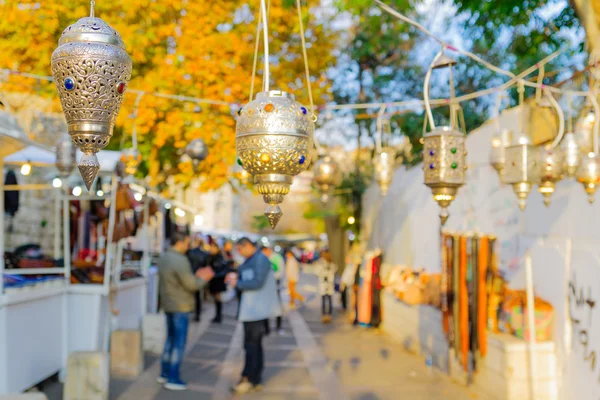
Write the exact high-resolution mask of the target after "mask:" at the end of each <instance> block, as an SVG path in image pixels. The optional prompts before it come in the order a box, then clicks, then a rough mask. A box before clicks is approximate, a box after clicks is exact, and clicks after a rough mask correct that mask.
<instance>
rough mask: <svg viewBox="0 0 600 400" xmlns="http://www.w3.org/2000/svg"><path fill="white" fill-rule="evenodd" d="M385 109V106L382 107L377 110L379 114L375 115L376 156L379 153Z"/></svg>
mask: <svg viewBox="0 0 600 400" xmlns="http://www.w3.org/2000/svg"><path fill="white" fill-rule="evenodd" d="M386 108H387V106H386V105H384V106H383V107H381V108H380V109H379V112H378V113H377V136H376V139H375V152H376V153H377V154H379V153H381V143H382V136H383V118H384V114H385V110H386Z"/></svg>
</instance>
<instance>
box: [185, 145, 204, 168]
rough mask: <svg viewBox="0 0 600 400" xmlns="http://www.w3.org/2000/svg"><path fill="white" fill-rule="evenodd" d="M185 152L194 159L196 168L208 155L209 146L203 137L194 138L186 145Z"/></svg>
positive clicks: (193, 162)
mask: <svg viewBox="0 0 600 400" xmlns="http://www.w3.org/2000/svg"><path fill="white" fill-rule="evenodd" d="M184 152H185V154H186V155H187V156H188V157H190V158H191V159H192V164H193V165H194V168H198V165H199V164H200V162H201V161H204V160H206V157H208V146H206V143H205V142H204V140H202V139H194V140H192V141H191V142H189V143H188V145H187V146H185V150H184Z"/></svg>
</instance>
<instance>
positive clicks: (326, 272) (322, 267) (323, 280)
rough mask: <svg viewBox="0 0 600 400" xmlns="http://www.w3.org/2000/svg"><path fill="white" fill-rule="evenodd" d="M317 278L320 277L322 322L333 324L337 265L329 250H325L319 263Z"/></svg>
mask: <svg viewBox="0 0 600 400" xmlns="http://www.w3.org/2000/svg"><path fill="white" fill-rule="evenodd" d="M317 264H318V265H317V276H318V277H319V292H320V294H321V313H322V318H321V321H322V322H323V323H325V324H328V323H330V322H331V319H332V314H333V295H334V294H335V273H336V272H337V269H338V267H337V265H335V264H334V263H333V261H332V257H331V253H330V252H329V250H328V249H323V251H322V252H321V257H320V259H319V260H318V261H317Z"/></svg>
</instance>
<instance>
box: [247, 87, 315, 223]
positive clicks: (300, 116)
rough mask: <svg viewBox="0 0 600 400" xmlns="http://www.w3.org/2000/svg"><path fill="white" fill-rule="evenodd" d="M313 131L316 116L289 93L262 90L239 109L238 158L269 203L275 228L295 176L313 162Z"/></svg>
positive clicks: (269, 216) (268, 212) (270, 218)
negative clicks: (311, 159)
mask: <svg viewBox="0 0 600 400" xmlns="http://www.w3.org/2000/svg"><path fill="white" fill-rule="evenodd" d="M313 132H314V122H313V116H312V115H311V114H310V113H309V112H308V110H307V109H306V107H303V106H302V105H301V104H300V103H298V102H296V101H295V100H294V96H293V95H291V94H289V93H286V92H282V91H275V90H272V91H269V92H261V93H258V94H257V95H256V99H255V100H253V101H251V102H250V103H248V104H247V105H246V106H244V107H243V108H242V109H241V110H240V112H239V118H238V120H237V125H236V148H237V154H238V158H239V159H240V161H241V163H242V167H243V168H244V169H245V170H246V171H248V172H249V173H250V174H252V175H253V176H254V183H255V184H256V189H257V190H258V192H259V193H260V194H262V195H263V199H264V201H265V203H267V204H268V205H269V206H268V207H267V210H266V211H265V215H266V216H267V218H268V219H269V222H270V224H271V227H272V228H275V226H276V225H277V222H279V219H280V218H281V215H282V212H281V208H280V207H279V204H281V202H283V199H284V196H285V195H286V194H288V193H289V191H290V185H291V184H292V181H293V178H294V176H296V175H298V174H299V173H300V172H302V171H304V170H306V169H307V167H308V165H309V164H310V158H311V153H312V146H313V140H312V137H313Z"/></svg>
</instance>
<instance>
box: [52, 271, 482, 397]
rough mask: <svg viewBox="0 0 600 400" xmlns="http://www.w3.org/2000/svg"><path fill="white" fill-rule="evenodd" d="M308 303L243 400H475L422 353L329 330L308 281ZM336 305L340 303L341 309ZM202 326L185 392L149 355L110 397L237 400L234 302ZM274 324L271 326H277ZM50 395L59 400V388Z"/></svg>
mask: <svg viewBox="0 0 600 400" xmlns="http://www.w3.org/2000/svg"><path fill="white" fill-rule="evenodd" d="M300 287H301V289H302V291H303V292H304V294H305V295H306V296H307V298H308V302H307V304H306V306H305V307H302V308H300V309H299V310H297V311H291V312H288V313H287V314H286V317H285V319H284V329H285V331H286V332H285V334H283V335H279V334H277V333H276V332H273V333H272V334H271V335H270V336H269V337H268V339H267V340H266V342H265V353H266V370H265V376H264V380H265V382H264V383H265V385H264V389H263V391H262V392H260V393H254V394H251V395H246V396H244V398H245V399H249V400H253V399H264V400H276V399H285V400H309V399H323V400H325V399H328V400H331V399H351V400H387V399H390V400H392V399H394V400H396V399H411V400H421V399H423V400H424V399H435V400H449V399H472V398H478V396H476V395H475V394H474V393H473V392H472V391H470V390H469V389H466V388H462V387H460V386H458V385H456V384H454V383H451V382H450V381H449V380H448V379H447V378H446V377H445V376H443V375H440V374H438V373H437V372H435V371H434V370H431V369H429V368H428V367H427V366H426V365H425V362H424V361H423V360H422V359H421V358H420V357H417V356H414V355H412V354H409V353H406V352H405V351H404V350H403V349H402V346H401V345H400V344H398V343H395V342H393V341H392V340H391V339H389V338H388V337H387V336H386V335H384V334H380V333H378V332H377V331H375V330H371V329H366V328H361V327H352V325H351V324H349V323H348V321H347V320H346V318H345V317H344V316H343V315H342V314H341V313H340V312H339V311H338V313H337V315H336V317H335V319H334V322H333V323H332V324H331V325H322V324H321V322H320V310H319V307H320V298H317V295H316V293H315V291H316V285H315V282H314V280H313V279H312V278H311V277H308V278H307V277H305V278H304V282H303V284H302V285H300ZM337 305H338V306H339V303H338V304H337ZM206 310H207V311H208V312H206V313H205V315H204V321H203V322H202V323H200V324H197V325H194V326H193V331H192V333H191V339H190V343H189V344H188V354H187V357H186V359H185V362H184V367H183V379H184V380H186V381H187V382H188V383H189V390H188V391H186V392H169V391H167V390H165V389H162V388H161V386H160V385H158V384H157V383H155V378H156V376H157V375H158V373H159V365H158V362H157V358H156V357H155V358H152V357H148V359H147V367H148V368H147V369H146V371H145V372H144V374H143V375H142V376H141V377H140V378H139V379H138V380H137V381H135V382H127V381H115V380H113V381H112V382H111V396H110V397H111V399H117V400H142V399H156V400H163V399H164V400H167V399H168V400H184V399H195V400H201V399H206V400H209V399H218V400H221V399H223V400H224V399H232V398H234V396H232V395H231V393H230V391H229V389H230V387H231V386H232V385H233V384H234V383H235V382H237V380H238V379H239V376H240V371H241V369H242V360H243V349H242V347H241V343H242V330H241V325H239V324H237V322H236V321H235V319H234V317H233V316H234V313H235V302H232V303H231V304H229V305H228V306H227V307H226V314H227V317H226V318H225V320H224V323H223V324H221V325H214V324H212V325H211V324H210V323H209V322H208V320H209V319H210V314H211V310H212V304H208V305H207V306H206ZM273 324H274V321H273ZM53 390H54V392H53V393H51V392H52V390H50V392H49V391H47V393H48V394H49V397H50V400H55V399H56V400H58V399H60V398H61V397H60V393H59V390H58V389H53Z"/></svg>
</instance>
